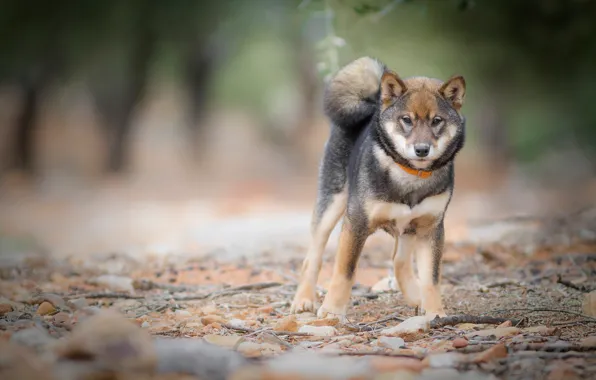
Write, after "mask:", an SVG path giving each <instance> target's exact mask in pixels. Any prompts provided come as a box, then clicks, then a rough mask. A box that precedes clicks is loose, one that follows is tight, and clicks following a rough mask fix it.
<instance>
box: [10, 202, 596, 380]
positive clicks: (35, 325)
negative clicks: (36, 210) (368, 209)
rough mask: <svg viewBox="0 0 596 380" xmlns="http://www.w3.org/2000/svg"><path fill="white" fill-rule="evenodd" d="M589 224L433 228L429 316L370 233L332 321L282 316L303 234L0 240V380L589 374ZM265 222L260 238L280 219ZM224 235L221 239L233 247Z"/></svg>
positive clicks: (593, 278)
mask: <svg viewBox="0 0 596 380" xmlns="http://www.w3.org/2000/svg"><path fill="white" fill-rule="evenodd" d="M20 207H21V210H23V208H22V207H24V206H20ZM6 210H8V207H7V208H6ZM24 214H25V213H23V215H24ZM300 215H301V216H300V217H299V218H298V220H297V221H296V225H298V224H300V225H305V228H304V230H307V223H308V213H306V214H304V215H302V214H300ZM288 218H290V219H291V217H288ZM13 220H14V219H13ZM172 220H173V219H172ZM292 220H296V219H295V218H294V219H292ZM595 221H596V209H595V208H587V209H583V210H580V211H578V212H576V213H574V214H573V215H569V216H564V217H559V218H553V219H549V220H547V219H541V218H534V219H532V218H529V219H523V218H522V219H519V218H517V219H516V218H512V219H509V220H507V219H504V220H502V221H499V222H485V223H488V224H486V225H484V227H478V228H477V230H478V231H480V232H478V231H477V232H478V234H480V235H482V233H481V232H482V231H481V230H483V229H485V230H486V229H489V230H497V229H498V230H499V231H501V232H499V234H503V231H505V230H507V231H510V232H509V233H508V235H507V237H502V239H495V238H494V236H493V239H492V240H490V241H488V240H482V239H480V240H478V239H477V240H475V241H472V240H471V239H460V238H458V237H457V236H455V237H454V238H452V239H449V242H448V244H447V247H446V250H445V255H444V266H443V281H442V292H443V298H444V304H445V307H446V311H447V314H448V315H449V316H451V318H449V317H448V318H446V319H440V320H434V321H431V322H430V323H425V322H421V320H420V318H416V310H414V309H413V308H411V307H408V306H405V303H404V301H403V298H402V295H401V293H400V291H399V290H398V289H394V287H393V286H392V284H393V283H394V281H393V280H392V278H391V272H390V267H391V263H390V254H389V248H388V247H390V245H391V242H390V241H389V240H388V237H386V236H384V235H379V236H377V235H375V236H373V237H372V238H371V239H370V241H369V242H367V245H366V247H365V252H364V254H363V256H362V258H361V260H360V263H359V268H358V272H357V276H356V284H355V286H354V288H353V295H352V307H351V308H350V310H349V312H348V316H347V318H348V322H347V323H344V324H342V323H339V321H338V320H337V319H324V320H319V319H317V317H316V316H315V315H314V314H310V313H303V314H299V315H290V313H289V309H290V302H291V299H292V296H293V294H294V291H295V289H296V283H297V277H298V273H299V270H300V266H301V263H302V260H303V258H304V255H305V251H306V245H305V244H304V241H303V235H300V236H299V237H298V238H296V239H294V240H293V241H292V240H291V239H288V241H287V242H286V244H277V245H275V244H274V245H271V247H269V248H266V249H265V248H264V249H261V250H259V251H258V252H251V253H250V255H248V254H245V253H244V252H242V253H240V254H236V255H228V254H224V253H222V252H223V251H222V250H217V249H213V250H211V251H210V252H204V253H202V254H200V255H199V254H197V255H194V254H186V253H184V252H181V253H180V254H175V255H174V254H163V253H156V254H145V255H139V254H137V253H134V252H133V251H130V252H129V251H126V250H121V251H111V250H106V251H103V252H101V250H100V252H99V253H93V254H87V255H77V254H68V255H67V254H64V255H49V254H47V252H45V251H44V250H43V249H37V248H31V249H27V248H23V247H24V246H26V244H25V243H22V242H15V241H14V240H11V239H13V238H12V237H10V236H4V237H3V238H2V239H0V243H2V244H3V249H4V250H3V252H4V253H6V252H8V251H10V249H13V250H15V252H17V251H18V254H14V255H12V256H10V255H7V254H4V253H3V256H2V257H1V258H2V261H1V262H0V264H1V265H0V346H1V347H2V349H0V378H2V379H33V378H35V380H42V379H67V380H69V379H139V378H140V379H194V378H199V379H348V378H350V379H435V378H441V379H442V380H446V379H494V378H499V379H550V380H555V379H574V378H578V379H579V378H585V379H588V378H595V377H596V292H595V290H596V239H595V238H594V236H596V235H595V233H596V225H595V223H594V222H595ZM234 223H235V224H234V225H233V226H232V225H231V224H230V225H227V226H226V225H225V223H224V224H222V225H221V226H219V225H217V226H218V227H217V228H214V229H211V230H209V231H211V232H209V234H214V235H215V234H217V233H218V231H217V230H218V229H222V230H223V231H225V230H226V228H231V229H235V231H236V232H237V233H238V234H240V232H241V231H242V226H243V225H244V223H248V222H246V221H243V220H242V219H241V220H236V221H235V222H234ZM491 223H492V224H491ZM265 224H267V225H270V226H271V228H270V229H268V231H269V233H270V235H271V236H273V235H275V234H276V233H281V232H280V231H281V230H276V229H275V228H276V227H279V225H283V224H284V222H283V221H280V223H279V225H278V226H275V223H269V222H267V223H265ZM497 225H499V226H500V227H497ZM503 225H509V227H508V228H505V229H504V228H503ZM253 227H254V226H253ZM286 227H287V228H286V230H287V231H286V232H288V231H290V232H291V231H293V230H294V229H293V225H287V226H286ZM48 228H49V227H48ZM266 230H267V229H266ZM223 231H220V232H222V233H223ZM284 231H285V230H284ZM511 231H513V232H511ZM495 233H496V232H495ZM516 233H517V235H516ZM73 235H76V233H74V232H73ZM222 236H223V234H222ZM230 236H235V235H233V234H231V235H230ZM238 236H241V235H238ZM238 236H236V237H235V238H234V239H232V238H230V239H231V240H235V242H236V243H239V245H240V246H242V244H241V243H242V242H241V241H237V240H238V239H240V240H242V237H238ZM0 237H1V236H0ZM278 237H279V236H278ZM520 237H524V238H523V239H521V238H520ZM75 238H76V236H73V237H72V239H75ZM280 239H281V240H284V241H285V239H286V238H285V235H284V236H281V238H280ZM334 239H335V238H334V237H332V239H331V241H330V246H329V247H328V253H329V254H328V255H326V257H325V261H324V265H323V269H322V272H321V276H320V281H319V285H320V290H321V291H320V294H319V303H320V302H321V301H322V298H323V296H324V289H325V287H326V285H327V281H328V279H329V277H330V273H331V268H332V264H333V254H332V252H333V248H334ZM296 241H303V242H302V243H301V244H298V243H296V244H295V243H294V242H296ZM11 247H12V248H11ZM15 247H17V248H18V249H17V248H15ZM228 249H234V248H229V247H228ZM453 316H459V319H458V318H453ZM404 321H405V322H404Z"/></svg>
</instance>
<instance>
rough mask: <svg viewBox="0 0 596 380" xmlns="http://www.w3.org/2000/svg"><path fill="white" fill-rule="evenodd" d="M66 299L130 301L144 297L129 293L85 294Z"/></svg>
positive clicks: (69, 296)
mask: <svg viewBox="0 0 596 380" xmlns="http://www.w3.org/2000/svg"><path fill="white" fill-rule="evenodd" d="M65 297H66V298H68V299H72V298H123V299H130V300H140V299H144V298H145V296H140V295H135V294H129V293H86V294H73V295H67V296H65Z"/></svg>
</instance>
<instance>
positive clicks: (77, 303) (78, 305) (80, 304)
mask: <svg viewBox="0 0 596 380" xmlns="http://www.w3.org/2000/svg"><path fill="white" fill-rule="evenodd" d="M66 305H67V306H68V307H70V308H71V309H73V310H80V309H83V308H85V307H87V306H89V302H87V299H86V298H74V299H71V300H69V301H67V302H66Z"/></svg>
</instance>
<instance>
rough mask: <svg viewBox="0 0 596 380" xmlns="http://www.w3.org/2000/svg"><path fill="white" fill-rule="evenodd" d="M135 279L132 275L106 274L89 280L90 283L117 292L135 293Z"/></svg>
mask: <svg viewBox="0 0 596 380" xmlns="http://www.w3.org/2000/svg"><path fill="white" fill-rule="evenodd" d="M132 283H133V280H132V278H130V277H125V276H116V275H113V274H105V275H102V276H99V277H96V278H94V279H91V280H89V284H91V285H95V286H99V287H104V288H107V289H109V290H112V291H115V292H127V293H134V287H133V285H132Z"/></svg>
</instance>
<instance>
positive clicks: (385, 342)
mask: <svg viewBox="0 0 596 380" xmlns="http://www.w3.org/2000/svg"><path fill="white" fill-rule="evenodd" d="M377 345H378V346H380V347H385V348H391V349H392V350H395V349H399V348H404V347H406V342H404V340H403V339H402V338H391V337H388V336H381V337H379V339H378V340H377Z"/></svg>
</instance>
